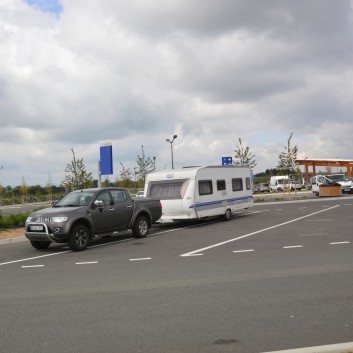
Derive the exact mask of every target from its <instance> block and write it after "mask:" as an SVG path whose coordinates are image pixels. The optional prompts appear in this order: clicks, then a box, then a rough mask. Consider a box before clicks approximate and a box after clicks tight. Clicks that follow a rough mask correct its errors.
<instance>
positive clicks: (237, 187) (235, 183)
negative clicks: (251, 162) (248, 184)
mask: <svg viewBox="0 0 353 353" xmlns="http://www.w3.org/2000/svg"><path fill="white" fill-rule="evenodd" d="M232 189H233V191H241V190H243V179H242V178H234V179H232Z"/></svg>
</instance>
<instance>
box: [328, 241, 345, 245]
mask: <svg viewBox="0 0 353 353" xmlns="http://www.w3.org/2000/svg"><path fill="white" fill-rule="evenodd" d="M338 244H350V241H336V242H333V243H330V245H338Z"/></svg>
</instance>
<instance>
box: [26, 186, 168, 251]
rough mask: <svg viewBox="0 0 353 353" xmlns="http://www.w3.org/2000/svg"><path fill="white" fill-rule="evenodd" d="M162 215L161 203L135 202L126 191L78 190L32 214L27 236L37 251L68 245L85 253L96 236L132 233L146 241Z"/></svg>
mask: <svg viewBox="0 0 353 353" xmlns="http://www.w3.org/2000/svg"><path fill="white" fill-rule="evenodd" d="M161 215H162V206H161V202H160V200H156V199H146V198H141V199H138V200H137V199H134V200H133V199H132V198H131V197H130V194H129V191H128V190H127V189H124V188H115V187H111V188H94V189H83V190H76V191H73V192H71V193H69V194H67V195H66V196H64V197H63V198H62V199H61V200H59V201H58V202H57V203H55V204H54V205H53V206H52V207H50V208H46V209H42V210H39V211H36V212H33V213H32V214H30V216H29V217H28V218H27V220H26V228H25V235H26V237H27V238H28V239H29V240H30V242H31V244H32V246H33V247H34V248H36V249H47V248H48V247H49V245H50V244H51V243H68V245H69V247H70V249H71V250H73V251H81V250H85V249H86V248H87V246H88V243H89V241H90V240H91V239H92V238H93V237H94V236H96V235H98V236H104V235H111V234H113V233H116V232H119V231H123V230H127V229H132V232H133V234H134V236H135V237H137V238H144V237H146V236H147V234H148V232H149V229H150V228H151V226H152V223H154V222H156V221H157V220H158V219H159V218H160V217H161Z"/></svg>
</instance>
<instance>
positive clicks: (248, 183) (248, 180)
mask: <svg viewBox="0 0 353 353" xmlns="http://www.w3.org/2000/svg"><path fill="white" fill-rule="evenodd" d="M245 183H246V190H250V189H251V180H250V178H249V177H247V178H246V179H245Z"/></svg>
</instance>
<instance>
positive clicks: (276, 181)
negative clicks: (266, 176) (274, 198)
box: [270, 175, 290, 191]
mask: <svg viewBox="0 0 353 353" xmlns="http://www.w3.org/2000/svg"><path fill="white" fill-rule="evenodd" d="M270 188H271V191H283V190H289V189H290V179H289V177H288V175H274V176H271V178H270Z"/></svg>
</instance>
